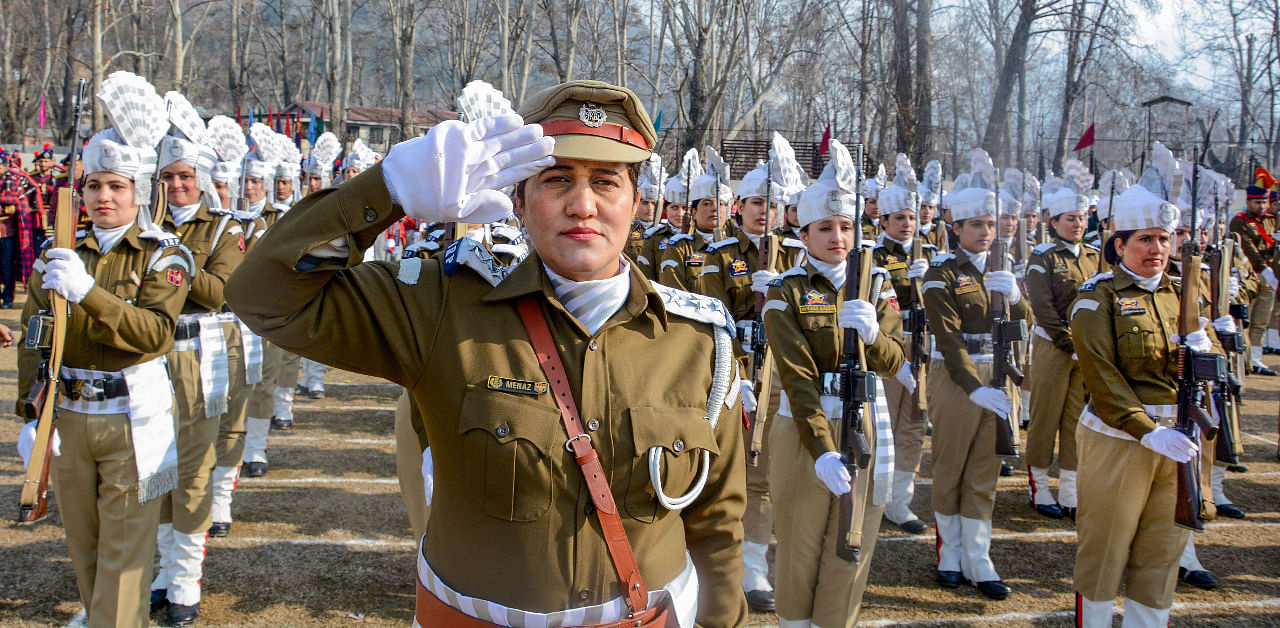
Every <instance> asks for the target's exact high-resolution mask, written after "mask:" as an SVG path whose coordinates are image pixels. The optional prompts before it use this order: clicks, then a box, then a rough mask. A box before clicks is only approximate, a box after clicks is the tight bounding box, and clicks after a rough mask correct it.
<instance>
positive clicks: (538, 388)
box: [488, 375, 547, 395]
mask: <svg viewBox="0 0 1280 628" xmlns="http://www.w3.org/2000/svg"><path fill="white" fill-rule="evenodd" d="M488 385H489V389H490V390H501V391H503V392H510V393H520V394H523V395H545V394H547V383H546V382H528V381H525V380H523V379H510V378H507V377H498V376H497V375H490V376H489V381H488Z"/></svg>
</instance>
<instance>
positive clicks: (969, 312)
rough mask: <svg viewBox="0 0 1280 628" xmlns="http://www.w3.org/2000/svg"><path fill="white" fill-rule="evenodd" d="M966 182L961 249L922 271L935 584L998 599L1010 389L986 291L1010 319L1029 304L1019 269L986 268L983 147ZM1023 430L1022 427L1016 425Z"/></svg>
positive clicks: (990, 230)
mask: <svg viewBox="0 0 1280 628" xmlns="http://www.w3.org/2000/svg"><path fill="white" fill-rule="evenodd" d="M974 154H975V157H974V161H975V170H976V171H975V172H974V173H973V174H972V176H971V178H970V180H969V183H968V185H969V187H966V188H964V189H962V190H959V191H957V190H955V189H954V188H953V189H952V191H951V193H950V194H948V195H947V200H948V201H950V208H951V217H952V219H953V220H954V221H955V236H956V238H955V240H953V242H952V243H953V244H954V245H955V246H954V250H955V253H940V254H938V255H937V256H935V257H934V258H933V262H932V263H931V264H930V265H929V270H928V272H926V273H925V276H924V279H925V281H924V285H923V287H922V289H923V291H924V304H925V308H926V309H927V311H928V315H929V329H930V331H931V332H932V333H933V337H934V354H933V356H932V359H931V360H930V361H929V377H928V378H927V385H926V388H927V389H928V398H929V407H930V408H931V409H932V410H933V411H932V412H930V415H929V418H930V420H931V421H932V422H933V439H932V452H933V477H934V480H933V510H934V517H935V519H936V521H937V526H938V530H937V534H938V573H937V580H938V584H939V585H941V586H943V587H945V588H956V587H959V586H960V585H961V584H963V583H964V582H965V581H968V582H969V583H971V584H973V585H974V586H976V587H977V588H978V591H979V592H981V593H982V594H983V595H985V596H987V597H989V598H992V599H997V600H1001V599H1004V598H1006V597H1008V596H1009V593H1010V590H1009V587H1008V586H1007V585H1005V584H1004V583H1003V582H1002V581H1001V580H1000V576H999V574H997V573H996V569H995V565H994V564H992V562H991V557H990V551H991V512H992V509H993V507H994V506H995V498H996V480H997V478H998V477H999V474H1000V459H999V458H997V457H996V452H995V446H996V420H997V415H999V416H1000V417H1008V416H1009V414H1010V412H1011V411H1012V409H1013V401H1012V399H1011V398H1010V395H1009V391H1008V389H1007V388H1006V389H1000V388H995V387H993V386H991V385H990V381H991V375H992V372H991V370H992V367H991V362H992V337H991V325H992V323H991V312H989V311H988V308H989V306H990V300H989V296H988V291H993V292H1000V293H1003V294H1004V295H1005V298H1006V299H1007V301H1008V303H1009V304H1010V308H1009V309H1010V315H1011V317H1012V318H1013V319H1026V318H1027V317H1028V315H1029V314H1030V311H1031V308H1029V307H1028V306H1027V302H1026V299H1023V298H1022V294H1021V293H1020V292H1019V290H1018V286H1017V282H1016V281H1015V279H1014V276H1013V273H1011V272H1009V271H988V270H987V269H988V268H989V267H991V266H994V261H993V260H991V259H989V249H990V248H991V243H992V242H993V241H994V239H995V236H996V219H995V213H996V212H995V210H996V207H995V204H996V198H995V195H996V192H994V188H995V176H994V175H995V173H994V170H995V169H994V168H993V167H991V165H990V164H991V160H990V158H989V157H987V156H986V153H985V151H981V150H979V151H975V152H974ZM1015 434H1016V432H1015Z"/></svg>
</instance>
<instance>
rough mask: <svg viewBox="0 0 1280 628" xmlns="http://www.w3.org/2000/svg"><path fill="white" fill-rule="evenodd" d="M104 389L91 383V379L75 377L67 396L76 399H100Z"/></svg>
mask: <svg viewBox="0 0 1280 628" xmlns="http://www.w3.org/2000/svg"><path fill="white" fill-rule="evenodd" d="M104 392H105V390H104V389H103V388H99V387H97V386H94V385H93V380H89V379H77V380H75V383H74V384H73V385H72V386H71V390H70V391H68V396H69V397H71V398H72V399H74V400H76V401H102V399H103V393H104Z"/></svg>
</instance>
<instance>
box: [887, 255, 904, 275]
mask: <svg viewBox="0 0 1280 628" xmlns="http://www.w3.org/2000/svg"><path fill="white" fill-rule="evenodd" d="M885 262H886V263H885V265H884V269H885V270H887V271H889V272H893V271H895V270H906V269H907V263H906V262H904V261H900V260H898V259H895V258H892V257H891V258H889V259H887V260H885Z"/></svg>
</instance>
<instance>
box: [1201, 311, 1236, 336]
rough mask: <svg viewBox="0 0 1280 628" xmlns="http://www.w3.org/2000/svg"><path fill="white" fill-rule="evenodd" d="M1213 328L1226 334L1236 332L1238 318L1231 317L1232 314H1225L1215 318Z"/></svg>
mask: <svg viewBox="0 0 1280 628" xmlns="http://www.w3.org/2000/svg"><path fill="white" fill-rule="evenodd" d="M1213 328H1214V329H1216V330H1218V331H1220V332H1222V333H1224V334H1234V333H1235V332H1236V319H1234V318H1231V315H1230V314H1223V315H1222V316H1219V317H1218V318H1215V319H1213ZM1193 335H1194V334H1193Z"/></svg>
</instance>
